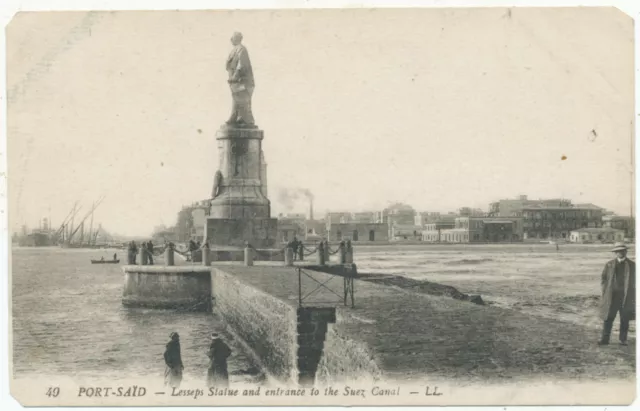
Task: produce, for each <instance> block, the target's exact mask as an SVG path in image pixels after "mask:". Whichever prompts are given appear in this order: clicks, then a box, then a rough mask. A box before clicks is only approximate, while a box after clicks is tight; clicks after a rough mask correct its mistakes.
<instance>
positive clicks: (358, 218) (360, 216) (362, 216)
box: [351, 211, 376, 223]
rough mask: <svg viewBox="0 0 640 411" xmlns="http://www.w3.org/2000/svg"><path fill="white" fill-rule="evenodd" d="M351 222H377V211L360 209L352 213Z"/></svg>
mask: <svg viewBox="0 0 640 411" xmlns="http://www.w3.org/2000/svg"><path fill="white" fill-rule="evenodd" d="M351 222H354V223H375V222H376V213H375V211H360V212H355V213H353V214H352V215H351Z"/></svg>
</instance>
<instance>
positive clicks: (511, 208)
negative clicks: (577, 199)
mask: <svg viewBox="0 0 640 411" xmlns="http://www.w3.org/2000/svg"><path fill="white" fill-rule="evenodd" d="M536 206H542V207H570V206H571V200H566V199H562V198H549V199H540V200H530V199H529V198H528V196H526V195H521V196H518V198H513V199H502V200H499V201H496V202H494V203H491V204H490V205H489V216H491V217H513V216H516V215H518V213H521V212H522V210H523V209H524V208H527V207H536Z"/></svg>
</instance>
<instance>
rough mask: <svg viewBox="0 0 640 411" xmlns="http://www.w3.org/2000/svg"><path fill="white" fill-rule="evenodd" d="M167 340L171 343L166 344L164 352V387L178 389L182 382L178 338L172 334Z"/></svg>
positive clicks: (175, 333) (175, 334) (182, 367)
mask: <svg viewBox="0 0 640 411" xmlns="http://www.w3.org/2000/svg"><path fill="white" fill-rule="evenodd" d="M169 338H171V341H169V342H168V343H167V348H166V350H165V351H164V362H165V364H166V366H167V368H166V369H165V371H164V385H168V386H169V387H172V388H179V387H180V383H181V382H182V370H184V366H183V365H182V356H181V355H180V336H179V335H178V333H177V332H172V333H171V335H170V336H169Z"/></svg>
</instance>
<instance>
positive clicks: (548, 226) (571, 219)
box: [517, 204, 602, 239]
mask: <svg viewBox="0 0 640 411" xmlns="http://www.w3.org/2000/svg"><path fill="white" fill-rule="evenodd" d="M517 215H518V216H521V217H523V218H524V236H525V239H530V238H535V239H551V238H556V239H568V238H569V236H570V233H571V231H574V230H577V229H579V228H600V227H602V209H601V208H599V207H597V206H594V205H592V204H583V205H580V206H578V205H575V206H572V205H569V206H562V207H554V206H540V205H538V206H528V207H524V208H523V209H522V211H521V212H520V213H518V214H517Z"/></svg>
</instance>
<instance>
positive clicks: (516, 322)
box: [341, 274, 636, 380]
mask: <svg viewBox="0 0 640 411" xmlns="http://www.w3.org/2000/svg"><path fill="white" fill-rule="evenodd" d="M374 282H375V283H378V284H385V285H373V284H372V283H374ZM356 290H357V300H358V301H357V304H356V305H357V307H356V309H354V310H351V311H350V310H348V309H342V310H341V313H342V314H343V315H344V317H345V318H347V319H348V318H354V320H353V321H349V320H347V321H346V323H345V324H344V325H341V326H344V327H345V329H347V330H348V331H349V332H352V333H357V334H358V335H360V336H361V338H364V339H365V340H366V341H367V342H368V344H370V345H371V346H372V347H373V348H374V350H375V351H376V353H379V359H380V360H381V361H382V363H383V364H384V368H385V369H386V370H387V372H388V373H389V374H390V375H397V376H402V375H405V376H406V377H407V378H411V376H412V374H414V373H415V374H418V373H419V372H420V370H424V371H425V372H426V373H427V374H428V375H429V376H439V377H442V378H455V379H462V380H465V379H469V380H487V379H489V380H494V379H516V378H517V379H522V378H524V379H540V378H542V379H546V380H548V379H550V378H558V379H576V378H577V379H595V380H600V379H606V378H613V377H615V378H633V376H634V375H635V351H636V350H635V337H634V338H632V339H631V340H630V341H629V346H626V347H625V346H619V345H618V344H617V343H616V339H615V338H616V335H615V334H614V335H613V337H612V341H613V344H611V345H610V346H607V347H599V346H597V344H596V342H597V340H598V338H599V333H598V331H597V330H594V329H593V328H592V327H587V326H582V325H579V324H575V323H570V322H565V321H560V320H554V319H551V318H544V317H541V316H537V315H528V314H527V313H524V312H520V311H518V310H514V309H507V308H502V307H496V306H480V305H476V304H473V303H470V302H467V301H460V300H459V299H465V297H464V294H461V293H460V294H459V292H457V291H456V290H455V289H454V288H453V287H446V286H445V287H443V286H442V285H439V284H435V283H428V282H426V281H415V280H410V279H406V278H402V277H396V276H384V275H372V274H370V275H366V274H365V275H363V279H362V280H359V281H358V282H357V283H356ZM451 297H454V298H451ZM456 298H457V299H456ZM394 335H395V338H394V337H393V336H394Z"/></svg>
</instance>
